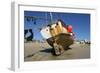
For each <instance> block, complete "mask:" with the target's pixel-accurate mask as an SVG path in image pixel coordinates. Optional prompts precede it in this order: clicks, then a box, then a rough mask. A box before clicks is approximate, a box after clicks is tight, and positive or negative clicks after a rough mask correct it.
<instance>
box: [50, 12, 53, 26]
mask: <svg viewBox="0 0 100 73" xmlns="http://www.w3.org/2000/svg"><path fill="white" fill-rule="evenodd" d="M50 20H51V22H50V23H51V24H53V16H52V12H50Z"/></svg>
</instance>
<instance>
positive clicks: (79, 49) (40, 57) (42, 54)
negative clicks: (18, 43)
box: [24, 42, 90, 62]
mask: <svg viewBox="0 0 100 73" xmlns="http://www.w3.org/2000/svg"><path fill="white" fill-rule="evenodd" d="M52 49H53V48H52V47H51V46H49V45H48V43H46V42H44V43H39V42H27V43H25V44H24V61H25V62H29V61H47V60H70V59H87V58H90V45H89V44H73V45H71V46H70V49H68V50H66V51H65V52H64V53H63V54H61V55H60V56H54V55H53V54H52V52H53V50H52Z"/></svg>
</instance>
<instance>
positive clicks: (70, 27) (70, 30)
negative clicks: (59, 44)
mask: <svg viewBox="0 0 100 73" xmlns="http://www.w3.org/2000/svg"><path fill="white" fill-rule="evenodd" d="M72 29H73V27H72V26H71V25H68V27H67V30H68V32H70V33H71V32H72Z"/></svg>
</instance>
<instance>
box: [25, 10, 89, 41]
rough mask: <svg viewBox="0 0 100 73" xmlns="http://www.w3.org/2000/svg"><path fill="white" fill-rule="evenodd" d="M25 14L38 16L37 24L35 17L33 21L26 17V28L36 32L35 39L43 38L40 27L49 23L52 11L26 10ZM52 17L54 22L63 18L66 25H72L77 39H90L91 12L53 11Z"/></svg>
mask: <svg viewBox="0 0 100 73" xmlns="http://www.w3.org/2000/svg"><path fill="white" fill-rule="evenodd" d="M24 16H34V17H36V24H34V21H35V19H34V20H33V21H27V20H26V19H24V29H29V28H31V29H32V30H33V32H34V39H36V40H40V39H43V37H42V36H41V34H40V31H39V28H42V27H43V26H46V25H48V23H49V22H50V12H39V11H38V12H37V11H24ZM52 17H53V22H56V21H57V19H62V20H63V21H64V22H65V23H66V25H68V24H70V25H72V26H73V32H74V33H75V36H76V39H77V40H84V39H86V40H90V14H83V13H61V12H52Z"/></svg>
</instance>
